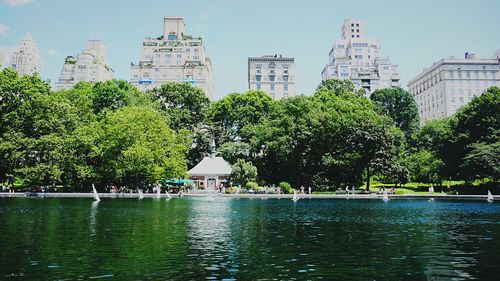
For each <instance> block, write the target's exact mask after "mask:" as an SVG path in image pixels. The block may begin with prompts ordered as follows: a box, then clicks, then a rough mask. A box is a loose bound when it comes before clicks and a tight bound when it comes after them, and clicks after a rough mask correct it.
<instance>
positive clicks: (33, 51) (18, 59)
mask: <svg viewBox="0 0 500 281" xmlns="http://www.w3.org/2000/svg"><path fill="white" fill-rule="evenodd" d="M10 67H12V68H13V69H14V70H16V71H17V73H19V75H21V76H22V75H33V74H35V73H38V74H40V73H41V71H42V59H41V58H40V54H39V52H38V49H37V47H36V44H35V41H34V40H33V37H31V33H29V32H28V33H27V34H26V36H24V38H23V40H21V42H20V43H19V46H18V47H17V49H16V50H15V51H14V52H13V53H12V55H11V57H10Z"/></svg>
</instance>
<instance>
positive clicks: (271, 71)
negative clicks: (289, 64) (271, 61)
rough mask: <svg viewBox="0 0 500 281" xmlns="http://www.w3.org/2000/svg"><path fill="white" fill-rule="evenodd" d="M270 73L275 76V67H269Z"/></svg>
mask: <svg viewBox="0 0 500 281" xmlns="http://www.w3.org/2000/svg"><path fill="white" fill-rule="evenodd" d="M269 73H271V74H274V66H271V67H269Z"/></svg>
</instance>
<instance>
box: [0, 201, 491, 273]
mask: <svg viewBox="0 0 500 281" xmlns="http://www.w3.org/2000/svg"><path fill="white" fill-rule="evenodd" d="M0 216H1V219H0V236H1V239H0V279H2V280H3V279H5V280H88V279H105V280H108V279H110V280H111V279H114V280H186V279H188V280H257V279H262V280H272V279H274V280H320V279H323V280H470V279H479V280H500V204H499V203H487V202H486V201H484V202H483V201H451V200H436V201H434V202H428V201H426V200H391V201H390V202H387V203H384V202H383V201H382V200H352V199H351V200H345V199H343V200H340V199H339V200H331V199H330V200H321V199H310V200H307V199H303V200H299V201H298V202H292V200H290V199H266V200H263V199H234V198H216V199H215V200H214V201H212V202H209V201H207V200H206V199H205V198H183V199H178V198H174V199H172V200H170V201H166V200H164V199H160V200H158V199H143V200H138V199H103V200H102V201H101V202H100V203H93V202H92V201H91V199H89V198H45V199H43V198H0Z"/></svg>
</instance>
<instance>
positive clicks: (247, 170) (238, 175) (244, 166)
mask: <svg viewBox="0 0 500 281" xmlns="http://www.w3.org/2000/svg"><path fill="white" fill-rule="evenodd" d="M231 179H232V180H233V181H234V182H237V183H239V184H241V185H242V186H246V183H247V182H249V181H255V180H256V179H257V168H256V167H255V166H254V165H252V163H251V162H246V161H245V160H243V159H238V160H237V161H236V163H234V165H233V166H232V173H231Z"/></svg>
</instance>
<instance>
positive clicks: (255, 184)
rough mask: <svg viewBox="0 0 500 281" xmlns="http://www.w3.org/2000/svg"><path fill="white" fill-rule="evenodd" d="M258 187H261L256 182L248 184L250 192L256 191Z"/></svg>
mask: <svg viewBox="0 0 500 281" xmlns="http://www.w3.org/2000/svg"><path fill="white" fill-rule="evenodd" d="M257 187H259V184H257V183H256V182H253V181H249V182H247V184H246V188H247V189H248V190H250V189H253V190H255V189H256V188H257Z"/></svg>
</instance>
